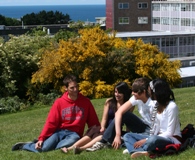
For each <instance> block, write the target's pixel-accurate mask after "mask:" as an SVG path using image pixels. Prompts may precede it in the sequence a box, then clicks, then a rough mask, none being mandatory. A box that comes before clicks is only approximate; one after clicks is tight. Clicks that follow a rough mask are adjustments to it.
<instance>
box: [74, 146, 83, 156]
mask: <svg viewBox="0 0 195 160" xmlns="http://www.w3.org/2000/svg"><path fill="white" fill-rule="evenodd" d="M81 152H82V150H81V149H80V148H79V147H76V146H74V147H73V154H80V153H81Z"/></svg>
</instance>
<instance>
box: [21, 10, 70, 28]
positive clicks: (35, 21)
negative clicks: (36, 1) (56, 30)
mask: <svg viewBox="0 0 195 160" xmlns="http://www.w3.org/2000/svg"><path fill="white" fill-rule="evenodd" d="M22 20H23V22H24V24H25V25H47V24H68V22H69V21H70V20H71V19H70V16H69V15H68V14H66V15H64V14H62V12H59V11H56V12H53V11H48V12H46V11H45V10H42V11H40V12H39V13H34V12H33V13H30V14H26V15H24V16H23V17H22Z"/></svg>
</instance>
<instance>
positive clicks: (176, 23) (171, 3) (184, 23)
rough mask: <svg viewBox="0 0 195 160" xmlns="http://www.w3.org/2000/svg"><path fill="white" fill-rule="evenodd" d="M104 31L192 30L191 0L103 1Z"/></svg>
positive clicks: (193, 0)
mask: <svg viewBox="0 0 195 160" xmlns="http://www.w3.org/2000/svg"><path fill="white" fill-rule="evenodd" d="M106 28H107V29H110V28H111V29H114V30H117V31H118V32H131V31H152V30H156V31H171V32H172V31H173V32H175V31H186V30H188V31H191V30H195V0H136V1H134V0H106Z"/></svg>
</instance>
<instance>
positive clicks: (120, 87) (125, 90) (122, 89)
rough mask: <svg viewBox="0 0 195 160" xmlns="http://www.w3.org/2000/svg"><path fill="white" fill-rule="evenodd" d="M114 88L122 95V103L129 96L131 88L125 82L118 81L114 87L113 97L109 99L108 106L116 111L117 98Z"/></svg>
mask: <svg viewBox="0 0 195 160" xmlns="http://www.w3.org/2000/svg"><path fill="white" fill-rule="evenodd" d="M115 89H117V91H118V92H119V93H122V94H123V95H124V100H123V102H124V103H125V102H126V101H128V100H129V98H130V96H131V89H130V88H129V86H128V84H127V83H126V82H119V83H117V85H116V86H115V87H114V92H113V97H112V98H111V99H110V100H109V106H110V107H111V108H112V109H113V110H114V111H115V112H116V111H117V100H116V97H115Z"/></svg>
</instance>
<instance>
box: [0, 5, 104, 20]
mask: <svg viewBox="0 0 195 160" xmlns="http://www.w3.org/2000/svg"><path fill="white" fill-rule="evenodd" d="M42 10H45V11H46V12H48V11H53V12H55V11H59V12H62V14H64V15H66V14H68V15H69V16H70V19H71V20H73V21H78V20H80V21H91V22H95V17H105V16H106V6H105V5H55V6H53V5H52V6H0V15H2V16H5V17H10V18H16V19H20V18H21V17H22V16H24V15H25V14H31V13H33V12H34V13H38V12H40V11H42Z"/></svg>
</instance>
